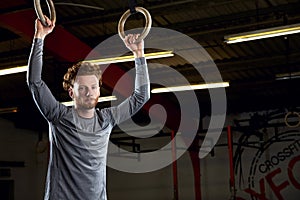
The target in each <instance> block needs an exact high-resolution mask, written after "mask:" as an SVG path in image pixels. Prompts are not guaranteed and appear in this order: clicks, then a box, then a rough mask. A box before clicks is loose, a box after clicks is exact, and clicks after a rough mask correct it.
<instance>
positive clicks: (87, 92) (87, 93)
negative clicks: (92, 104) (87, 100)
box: [86, 88, 92, 97]
mask: <svg viewBox="0 0 300 200" xmlns="http://www.w3.org/2000/svg"><path fill="white" fill-rule="evenodd" d="M91 95H92V91H91V89H89V88H87V89H86V96H87V97H88V96H91Z"/></svg>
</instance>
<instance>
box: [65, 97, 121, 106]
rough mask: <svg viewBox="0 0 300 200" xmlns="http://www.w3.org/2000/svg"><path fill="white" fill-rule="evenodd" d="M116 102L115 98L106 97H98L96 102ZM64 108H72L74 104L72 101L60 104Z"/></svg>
mask: <svg viewBox="0 0 300 200" xmlns="http://www.w3.org/2000/svg"><path fill="white" fill-rule="evenodd" d="M115 100H117V97H116V96H106V97H99V99H98V102H105V101H115ZM62 104H64V105H65V106H72V105H73V104H74V102H73V101H65V102H62Z"/></svg>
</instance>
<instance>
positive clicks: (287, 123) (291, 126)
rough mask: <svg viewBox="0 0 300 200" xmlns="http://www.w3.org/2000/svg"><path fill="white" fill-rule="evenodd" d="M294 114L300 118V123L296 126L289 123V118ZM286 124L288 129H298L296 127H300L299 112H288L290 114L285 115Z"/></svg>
mask: <svg viewBox="0 0 300 200" xmlns="http://www.w3.org/2000/svg"><path fill="white" fill-rule="evenodd" d="M293 114H294V115H297V116H298V118H299V121H298V123H297V124H295V125H291V124H290V123H289V122H288V117H289V116H290V115H293ZM284 122H285V124H286V125H287V126H288V127H290V128H296V127H298V126H300V114H299V113H298V112H288V113H287V114H286V115H285V117H284Z"/></svg>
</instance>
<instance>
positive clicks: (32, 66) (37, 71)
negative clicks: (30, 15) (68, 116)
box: [27, 38, 63, 121]
mask: <svg viewBox="0 0 300 200" xmlns="http://www.w3.org/2000/svg"><path fill="white" fill-rule="evenodd" d="M43 46H44V40H42V39H39V38H35V39H34V40H33V43H32V48H31V52H30V56H29V60H28V71H27V85H28V87H29V90H30V92H31V94H32V96H33V99H34V101H35V103H36V105H37V107H38V109H39V110H40V112H41V113H42V115H43V116H44V117H45V118H46V119H47V120H48V121H54V120H56V119H57V118H58V117H59V115H60V110H61V107H62V106H63V105H62V104H60V103H59V102H58V101H57V100H56V99H55V97H54V96H53V95H52V93H51V91H50V90H49V88H48V86H47V85H46V83H45V82H44V81H43V80H42V78H41V76H42V66H43Z"/></svg>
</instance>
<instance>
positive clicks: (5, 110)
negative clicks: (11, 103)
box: [0, 107, 18, 114]
mask: <svg viewBox="0 0 300 200" xmlns="http://www.w3.org/2000/svg"><path fill="white" fill-rule="evenodd" d="M16 112H18V108H17V107H11V108H0V114H5V113H16Z"/></svg>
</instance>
